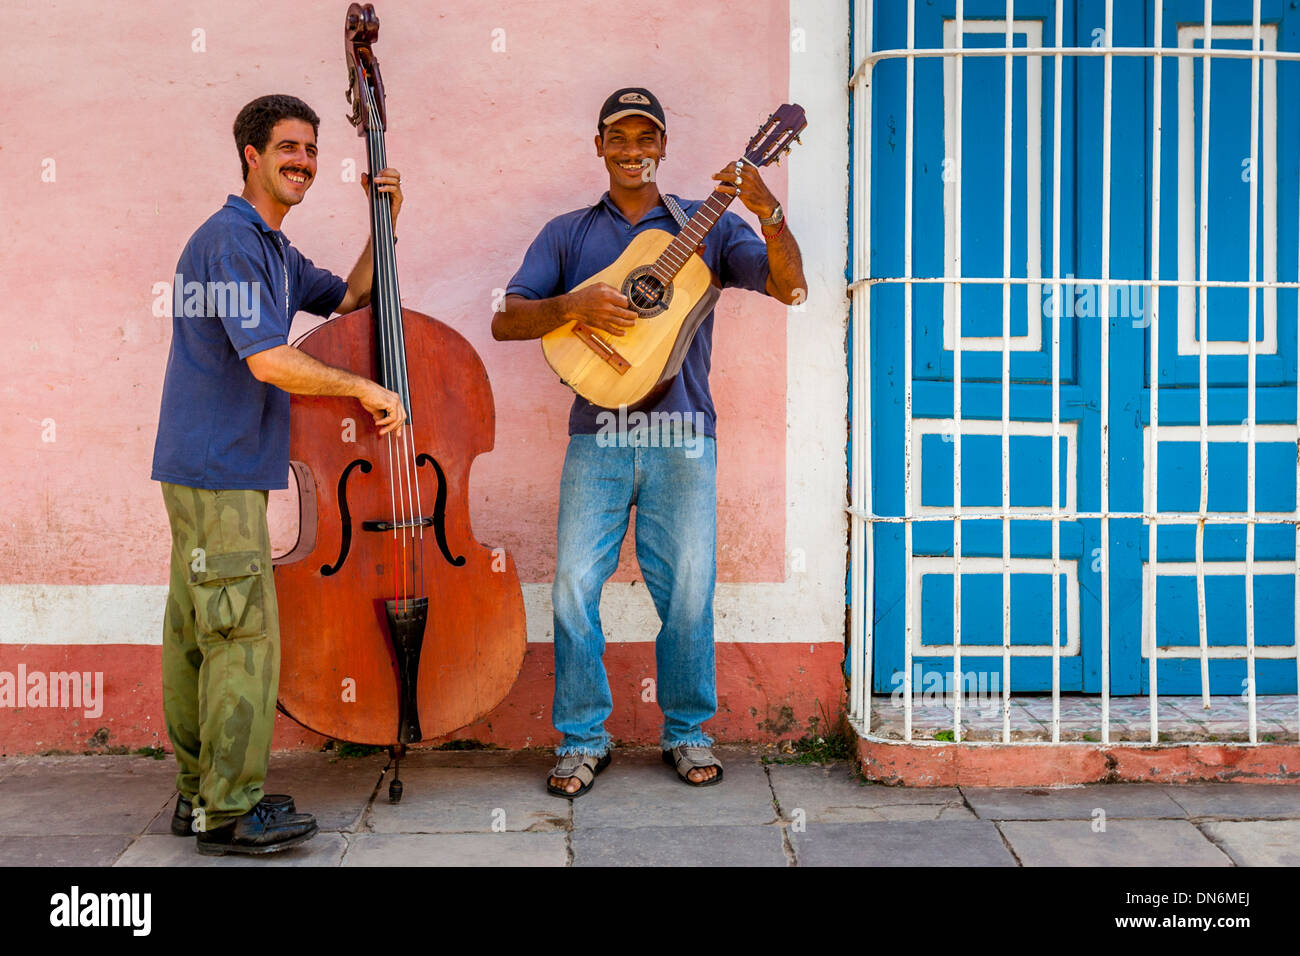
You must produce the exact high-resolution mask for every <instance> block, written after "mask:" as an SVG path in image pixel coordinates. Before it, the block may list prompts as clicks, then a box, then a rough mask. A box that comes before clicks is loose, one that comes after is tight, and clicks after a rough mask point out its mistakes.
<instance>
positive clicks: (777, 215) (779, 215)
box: [758, 203, 785, 226]
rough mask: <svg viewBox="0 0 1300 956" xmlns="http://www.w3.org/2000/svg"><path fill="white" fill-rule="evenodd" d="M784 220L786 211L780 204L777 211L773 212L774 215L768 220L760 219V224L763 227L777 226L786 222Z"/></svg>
mask: <svg viewBox="0 0 1300 956" xmlns="http://www.w3.org/2000/svg"><path fill="white" fill-rule="evenodd" d="M784 219H785V210H784V209H782V208H781V204H780V203H777V204H776V209H774V210H772V215H770V216H768V217H767V218H766V219H759V220H758V222H759V224H760V225H763V226H775V225H778V224H780V223H781V222H782V221H784Z"/></svg>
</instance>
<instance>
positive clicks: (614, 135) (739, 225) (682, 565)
mask: <svg viewBox="0 0 1300 956" xmlns="http://www.w3.org/2000/svg"><path fill="white" fill-rule="evenodd" d="M596 130H597V131H596V137H595V147H596V155H597V156H598V157H600V158H601V160H602V161H603V163H604V166H605V171H606V172H607V173H608V174H609V192H607V193H606V194H605V195H604V196H603V197H601V199H600V201H599V202H598V203H596V204H595V205H594V206H589V207H587V208H585V209H579V210H575V211H574V212H570V213H566V214H565V215H562V216H559V217H557V218H556V219H553V220H551V221H550V222H549V223H547V224H546V226H545V227H544V228H543V229H542V232H541V233H540V235H538V237H537V238H536V239H535V240H534V241H533V244H532V245H531V246H530V247H529V248H528V251H527V253H525V255H524V261H523V265H522V266H520V268H519V271H518V272H517V273H515V276H514V278H513V279H511V280H510V284H509V285H508V286H507V288H506V293H507V294H506V297H505V302H504V305H505V308H504V311H501V312H498V313H496V314H495V315H494V316H493V319H492V334H493V336H494V337H495V338H497V339H533V338H540V337H541V336H543V335H545V334H546V333H548V332H550V331H551V330H553V329H556V328H558V327H560V326H561V325H564V324H565V323H566V322H570V321H573V320H578V321H581V322H583V323H585V324H586V325H588V326H590V327H592V328H596V329H600V330H602V331H604V332H606V333H608V334H610V335H613V336H619V335H622V334H624V331H625V329H626V328H627V327H629V326H631V325H634V324H635V322H636V319H637V313H636V312H634V311H632V310H631V308H630V307H629V303H628V301H627V298H626V297H625V296H623V295H622V294H621V293H620V292H619V290H617V289H615V288H613V287H612V286H609V285H606V284H605V283H596V284H594V285H590V286H586V287H585V288H583V289H580V290H577V291H575V292H567V293H566V291H565V290H567V289H572V288H574V286H576V285H577V284H578V283H580V282H582V281H583V280H584V279H587V278H588V277H590V276H593V275H595V274H597V273H598V272H600V271H602V270H603V269H605V268H606V267H607V266H608V265H610V263H612V262H614V261H615V260H616V259H617V258H618V257H619V255H620V254H622V252H623V250H624V249H626V248H627V246H628V245H629V244H630V243H631V242H632V240H633V238H634V237H635V236H636V235H637V234H638V233H639V232H641V231H643V230H645V229H651V228H654V229H664V230H667V231H669V232H672V233H676V232H677V231H678V227H677V225H676V223H675V222H674V218H673V216H672V215H671V214H670V210H669V208H667V206H666V203H667V202H675V203H678V204H679V205H680V206H681V207H682V211H683V213H684V215H685V216H687V217H689V216H691V215H693V214H694V213H695V211H696V210H697V209H698V208H699V207H700V205H701V203H700V202H688V201H684V200H678V199H677V198H676V197H672V196H668V197H663V196H661V195H660V192H659V188H658V186H657V184H656V182H655V175H654V173H655V170H656V169H657V168H658V166H659V164H661V163H662V162H663V161H664V160H665V159H666V158H667V153H668V135H667V129H666V122H665V118H664V111H663V107H662V106H660V104H659V101H658V99H656V98H655V96H654V94H652V93H651V92H650V91H649V90H646V89H643V88H640V87H635V88H626V89H621V90H616V91H615V92H614V93H612V94H611V95H610V96H609V97H608V98H607V99H606V100H605V103H604V105H603V106H602V107H601V110H600V115H599V118H598V119H597V124H596ZM713 178H714V179H715V180H719V182H720V185H719V186H718V188H719V189H721V190H722V191H723V192H727V193H729V194H731V195H735V196H738V197H739V198H740V200H741V202H743V203H744V204H745V206H746V207H747V208H748V209H749V210H750V211H751V212H753V213H754V214H755V215H757V216H758V217H759V221H760V223H761V228H762V233H763V236H762V238H761V239H760V238H759V237H758V236H756V235H755V234H754V231H753V229H752V228H750V227H749V226H748V225H746V224H745V222H744V221H743V220H742V219H741V218H740V217H739V216H737V215H735V214H734V213H724V214H723V216H722V217H721V218H720V219H719V220H718V222H717V224H716V225H715V226H714V228H713V230H712V231H710V232H709V234H708V237H707V238H706V240H705V243H704V246H702V247H701V248H700V250H699V253H700V255H701V257H702V258H703V260H704V262H705V264H706V265H708V267H709V269H710V270H711V271H712V272H713V275H714V276H715V277H716V278H717V281H718V282H719V284H720V285H722V286H723V287H724V288H726V287H739V288H744V289H749V290H751V291H753V292H760V293H766V294H767V295H770V296H772V297H773V298H776V299H778V300H779V301H781V302H784V303H786V304H787V305H789V304H793V303H795V302H797V301H801V300H802V292H801V290H802V289H804V288H806V285H805V283H804V276H803V265H802V260H801V257H800V254H799V246H798V244H797V243H796V242H795V241H794V237H793V236H792V235H791V234H790V230H789V229H788V228H787V226H786V223H785V218H784V213H783V211H782V209H781V205H780V203H778V202H777V201H776V198H775V197H774V196H773V195H772V193H771V192H770V191H769V190H768V188H767V186H766V185H765V184H764V183H763V180H762V177H760V176H759V174H758V169H757V168H756V167H754V166H753V165H750V164H748V163H743V164H742V163H736V164H735V165H734V166H732V165H728V166H727V167H725V168H724V169H722V170H721V171H719V172H718V173H717V174H716V175H714V177H713ZM712 341H713V313H712V312H710V313H709V314H708V316H707V317H706V318H705V319H704V321H703V322H702V324H701V325H700V327H699V330H698V332H697V333H696V335H695V338H694V339H693V340H692V342H691V346H690V349H689V350H688V351H687V354H686V358H685V359H684V361H683V363H682V368H681V372H680V373H679V374H678V376H677V377H676V379H674V381H673V383H672V385H671V386H670V387H669V388H668V390H667V391H666V393H665V394H664V395H663V397H661V398H660V399H659V400H658V401H656V402H655V403H654V404H653V405H651V406H650V407H649V408H647V409H646V411H647V412H649V413H650V414H651V416H653V415H654V414H655V413H661V414H667V415H678V416H680V419H679V420H682V421H684V422H686V423H690V424H692V425H694V424H695V423H698V427H699V430H700V431H701V432H702V434H698V435H691V436H689V438H687V437H686V436H683V441H682V442H681V445H680V447H660V443H659V442H654V445H655V447H646V446H647V445H648V444H650V443H649V442H646V443H644V444H641V443H640V440H639V439H637V444H634V443H633V442H632V441H631V440H629V441H627V442H624V441H622V440H619V441H617V442H616V444H615V446H614V447H610V445H609V443H608V442H602V441H601V440H600V438H599V437H598V433H599V432H601V430H602V429H601V427H600V426H599V422H600V416H601V414H602V410H601V409H598V408H597V407H596V406H595V405H593V404H592V403H590V402H588V401H587V400H586V399H584V398H582V397H581V396H578V397H576V398H575V400H574V404H573V409H572V411H571V412H570V415H569V435H570V439H569V447H568V452H567V453H566V455H565V459H564V473H563V477H562V478H561V482H560V515H559V527H558V543H557V548H556V568H555V582H554V585H553V588H552V600H553V603H554V609H555V699H554V704H553V708H552V719H553V721H554V724H555V727H556V729H557V730H559V731H560V732H561V733H562V734H563V735H564V739H563V742H562V743H561V745H560V747H559V748H558V749H557V751H556V753H557V756H558V757H559V762H558V763H557V764H556V766H555V768H554V769H553V770H552V771H551V774H550V776H549V778H548V780H547V789H548V790H549V792H551V793H553V794H555V795H556V796H561V797H566V798H569V799H573V798H574V797H577V796H580V795H581V794H584V793H586V792H587V791H588V790H589V789H590V788H591V786H592V783H593V781H594V778H595V775H596V774H597V773H599V772H600V771H601V770H602V769H603V768H604V767H605V766H606V765H607V764H608V763H609V746H610V737H609V734H608V733H606V731H605V726H604V724H605V720H606V719H607V718H608V717H609V715H610V713H611V711H612V707H613V702H612V699H611V697H610V691H609V681H608V679H607V678H606V675H605V667H604V663H603V661H602V659H601V658H602V655H603V653H604V649H605V637H604V633H603V632H602V628H601V623H600V594H601V590H602V588H603V587H604V584H605V581H606V580H608V579H609V576H610V575H611V574H612V573H613V572H614V570H615V567H616V566H617V564H618V553H619V548H620V546H621V545H622V542H623V537H624V535H625V534H626V532H627V526H628V517H629V513H630V511H631V508H632V506H633V505H635V506H636V509H637V518H636V553H637V562H638V563H639V564H640V566H641V572H642V574H643V576H644V578H645V583H646V588H647V589H648V590H649V591H650V594H651V596H652V598H653V599H654V604H655V609H656V610H657V611H658V612H659V617H660V620H661V622H662V627H661V629H660V631H659V634H658V635H657V637H656V638H655V659H656V666H657V675H658V687H657V695H656V698H657V700H658V703H659V706H660V709H661V710H662V711H663V717H664V722H663V732H662V734H661V736H660V748H661V750H662V751H663V757H664V761H665V762H666V763H668V764H670V765H671V766H673V767H674V769H675V770H676V772H677V774H678V776H679V777H680V778H681V779H682V780H683V781H684V782H686V783H688V784H690V785H692V786H696V787H703V786H710V785H712V784H716V783H719V782H720V781H721V780H722V765H721V763H719V761H718V760H717V759H716V758H715V757H714V755H713V753H712V751H711V749H710V748H711V746H712V743H713V741H712V739H711V738H710V737H709V736H708V735H707V734H706V733H705V732H704V729H703V724H704V722H705V721H707V720H709V719H710V718H711V717H712V716H713V715H714V712H715V711H716V710H717V688H716V679H715V673H714V667H715V657H714V647H713V590H714V581H715V578H716V574H717V566H716V554H715V552H716V547H717V503H716V480H715V479H716V450H715V445H714V431H715V420H716V416H715V413H714V407H713V398H712V395H711V394H710V392H709V380H708V375H709V366H710V352H711V349H712ZM605 414H606V415H607V416H608V414H609V413H608V412H606V413H605ZM607 420H608V419H606V421H607ZM651 420H652V421H653V420H655V419H654V418H653V417H652V418H651ZM688 442H689V444H688ZM701 446H702V447H701ZM692 450H693V451H695V452H698V453H696V454H693V453H692Z"/></svg>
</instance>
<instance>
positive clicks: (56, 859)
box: [0, 834, 133, 866]
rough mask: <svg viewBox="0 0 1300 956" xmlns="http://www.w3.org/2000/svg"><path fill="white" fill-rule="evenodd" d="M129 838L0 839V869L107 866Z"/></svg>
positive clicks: (26, 837)
mask: <svg viewBox="0 0 1300 956" xmlns="http://www.w3.org/2000/svg"><path fill="white" fill-rule="evenodd" d="M132 839H133V837H131V836H130V835H127V834H117V835H110V836H0V866H111V865H112V863H113V861H114V860H116V859H117V857H118V854H120V853H121V852H122V851H123V850H125V849H126V848H127V847H128V846H129V845H130V843H131V840H132Z"/></svg>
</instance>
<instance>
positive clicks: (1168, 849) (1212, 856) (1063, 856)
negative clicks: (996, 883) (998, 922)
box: [998, 819, 1232, 866]
mask: <svg viewBox="0 0 1300 956" xmlns="http://www.w3.org/2000/svg"><path fill="white" fill-rule="evenodd" d="M998 826H999V828H1000V829H1001V830H1002V834H1003V835H1004V836H1005V837H1006V838H1007V842H1008V843H1009V844H1011V848H1012V850H1014V851H1015V853H1016V856H1018V857H1019V858H1020V862H1021V863H1022V864H1024V865H1025V866H1231V865H1232V861H1231V860H1230V859H1228V857H1227V856H1226V855H1225V854H1224V853H1223V852H1221V851H1220V850H1219V849H1218V848H1217V847H1215V845H1214V844H1213V843H1211V842H1210V841H1209V840H1208V839H1207V838H1206V837H1205V836H1204V835H1203V834H1202V833H1201V832H1200V831H1199V830H1197V829H1196V827H1194V826H1193V825H1192V824H1190V823H1188V822H1187V821H1186V820H1112V819H1107V821H1106V829H1105V831H1103V832H1094V831H1093V829H1092V821H1091V820H1068V821H1066V820H1042V821H1012V822H1007V823H1001V824H999V825H998Z"/></svg>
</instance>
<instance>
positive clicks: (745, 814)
mask: <svg viewBox="0 0 1300 956" xmlns="http://www.w3.org/2000/svg"><path fill="white" fill-rule="evenodd" d="M713 752H714V754H715V755H716V756H717V758H718V760H719V761H721V763H722V767H723V778H722V782H721V783H718V784H715V785H713V786H710V787H692V786H689V785H687V784H685V783H683V782H682V780H681V778H679V777H678V776H677V772H676V771H675V770H673V768H672V767H669V766H668V765H667V764H665V763H664V762H663V758H662V757H661V756H660V755H659V751H658V750H653V751H626V750H618V751H615V752H614V760H613V763H611V764H610V766H609V767H608V768H606V769H605V770H604V771H603V772H602V773H601V774H600V776H599V777H597V778H596V783H595V786H594V787H593V788H592V790H591V792H590V793H588V794H585V795H584V796H582V797H581V798H579V799H577V800H574V801H573V825H574V827H575V828H576V829H585V828H588V827H676V826H680V827H690V826H709V825H712V826H746V825H756V824H766V823H772V822H774V821H775V820H776V809H775V808H774V807H773V806H772V788H771V786H770V784H769V783H768V777H767V773H766V771H765V770H764V769H763V765H762V764H761V763H760V762H759V760H758V757H757V756H755V755H753V754H750V753H748V752H743V753H735V752H728V751H726V750H724V749H723V748H720V747H715V748H714V751H713ZM543 783H544V780H543ZM544 790H545V788H544V787H543V791H544ZM548 799H551V800H555V799H557V798H556V797H548Z"/></svg>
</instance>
